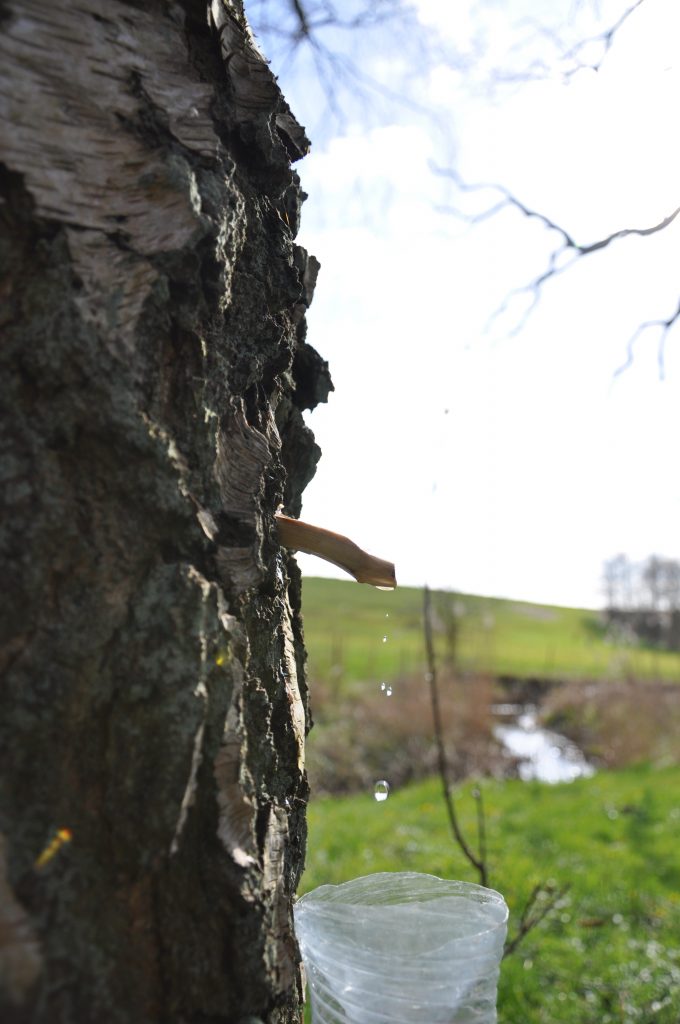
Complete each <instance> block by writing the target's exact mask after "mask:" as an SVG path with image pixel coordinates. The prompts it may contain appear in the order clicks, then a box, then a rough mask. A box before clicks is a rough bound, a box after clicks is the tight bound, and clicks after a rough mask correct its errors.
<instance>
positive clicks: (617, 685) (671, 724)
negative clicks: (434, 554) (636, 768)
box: [541, 679, 680, 768]
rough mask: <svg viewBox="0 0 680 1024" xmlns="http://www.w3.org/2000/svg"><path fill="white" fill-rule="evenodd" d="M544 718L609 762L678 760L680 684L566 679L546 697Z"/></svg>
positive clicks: (592, 757) (619, 764) (613, 764)
mask: <svg viewBox="0 0 680 1024" xmlns="http://www.w3.org/2000/svg"><path fill="white" fill-rule="evenodd" d="M541 722H542V724H544V725H546V726H548V727H550V728H551V729H554V730H555V731H556V732H560V733H562V734H563V735H565V736H568V737H569V739H571V740H573V741H574V742H575V743H576V744H577V745H578V746H579V747H580V748H581V750H583V752H584V753H585V755H586V757H588V758H589V759H590V760H594V761H596V762H598V763H599V764H601V765H603V766H606V767H607V768H623V767H626V766H627V765H631V764H635V763H638V762H641V761H649V762H651V763H656V764H666V765H670V764H678V763H680V686H679V685H678V684H675V685H674V684H672V683H649V682H639V681H636V680H632V679H631V680H626V681H623V682H613V681H612V682H594V683H575V682H573V683H565V684H564V685H562V686H559V687H555V688H554V689H553V690H552V691H551V693H550V694H549V696H548V697H547V699H546V701H545V703H544V705H543V707H542V710H541Z"/></svg>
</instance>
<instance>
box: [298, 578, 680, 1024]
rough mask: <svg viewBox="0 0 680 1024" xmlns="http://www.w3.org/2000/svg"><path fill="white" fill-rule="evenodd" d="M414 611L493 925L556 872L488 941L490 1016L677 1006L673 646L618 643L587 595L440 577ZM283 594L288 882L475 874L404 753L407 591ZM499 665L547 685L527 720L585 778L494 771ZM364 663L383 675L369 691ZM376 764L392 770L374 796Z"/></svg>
mask: <svg viewBox="0 0 680 1024" xmlns="http://www.w3.org/2000/svg"><path fill="white" fill-rule="evenodd" d="M433 610H434V617H433V625H434V631H435V640H436V646H437V653H438V662H439V666H440V669H441V673H440V674H441V680H440V681H441V689H442V697H443V702H444V703H443V708H444V712H445V729H446V732H447V735H446V739H447V742H449V741H450V743H451V748H450V751H449V757H450V758H451V764H452V765H453V768H454V776H455V778H456V779H459V780H460V779H461V778H463V777H464V775H465V774H466V773H469V772H470V771H472V773H473V775H474V776H475V781H474V783H472V782H470V781H467V782H465V781H463V782H462V783H461V782H459V783H458V785H457V787H456V794H457V796H456V802H457V808H458V811H459V815H460V817H461V821H462V824H463V828H464V830H465V832H466V833H467V836H468V839H470V840H472V841H473V843H474V837H475V835H476V805H475V803H474V801H473V799H472V798H471V795H470V788H471V786H472V785H473V784H474V785H478V786H480V788H481V791H482V793H483V797H484V806H485V809H486V833H487V848H488V864H489V871H490V884H491V885H492V886H493V887H495V888H498V889H499V890H500V891H501V892H502V893H503V894H504V896H505V898H506V900H507V902H508V904H509V906H510V911H511V920H510V931H509V935H510V937H512V935H513V934H514V932H515V930H516V928H517V922H518V917H519V914H520V913H521V910H522V908H523V906H524V904H525V903H526V900H527V898H528V897H529V895H530V893H531V891H532V889H533V887H534V886H535V885H537V884H539V883H544V884H545V883H550V884H554V885H555V886H556V887H557V888H561V887H563V886H569V891H568V893H567V895H566V896H565V897H564V898H563V899H562V900H561V901H560V904H559V905H558V907H557V908H556V909H555V910H554V911H553V912H551V914H550V915H549V916H548V917H547V918H546V920H545V921H544V922H543V923H542V924H541V925H540V926H539V927H537V928H536V929H535V930H533V931H532V932H531V933H530V934H529V935H528V936H527V937H526V938H525V939H524V941H523V942H522V943H521V944H520V946H519V947H518V949H517V950H516V951H515V952H514V953H513V954H512V955H511V956H509V957H508V958H507V959H506V960H504V962H503V965H502V969H501V981H500V987H499V1003H498V1007H499V1022H500V1024H678V1022H679V1021H680V700H679V699H678V698H679V696H680V687H678V688H677V689H676V687H675V686H673V685H672V683H673V682H675V681H678V680H680V655H678V654H675V653H670V652H667V651H661V650H653V649H650V648H648V647H644V646H641V645H638V646H636V645H630V644H624V643H621V642H620V640H618V639H617V638H616V637H615V636H611V635H609V634H608V631H607V630H606V628H605V625H604V622H603V620H602V619H601V617H600V615H599V614H598V613H597V612H595V611H588V610H584V609H571V608H559V607H547V606H543V605H534V604H527V603H523V602H516V601H505V600H498V599H490V598H482V597H474V596H470V595H462V594H452V593H438V594H433ZM303 613H304V622H305V639H306V644H307V648H308V651H309V663H308V675H309V682H310V689H311V703H312V710H313V712H314V715H315V717H316V719H317V722H318V724H317V726H316V728H315V729H314V730H312V733H311V735H310V743H309V754H310V779H311V780H312V800H311V803H310V805H309V812H308V819H309V840H308V848H307V866H306V869H305V872H304V875H303V878H302V883H301V886H300V889H299V892H300V893H303V892H306V891H308V890H310V889H312V888H314V887H316V886H317V885H321V884H324V883H329V882H330V883H337V882H342V881H345V880H347V879H349V878H354V877H357V876H360V875H365V874H370V873H373V872H377V871H401V870H412V871H421V872H425V873H429V874H434V875H439V876H441V877H445V878H461V879H465V880H469V881H477V880H478V879H477V877H476V874H475V873H474V871H473V870H472V869H471V867H470V866H469V864H468V863H467V862H466V861H465V860H464V858H463V857H462V855H461V853H460V850H459V849H458V848H457V847H456V846H455V845H454V844H453V842H452V840H451V836H450V833H449V830H448V823H447V818H446V812H445V807H444V803H443V800H442V794H441V783H440V781H439V779H438V778H433V777H428V778H425V779H423V778H422V777H420V778H419V774H418V771H417V770H415V769H414V768H413V766H414V764H415V765H416V766H417V768H420V769H422V770H421V771H420V776H422V775H423V774H424V773H426V772H432V771H433V770H434V767H433V766H434V765H435V764H436V758H433V757H432V750H433V747H432V726H431V713H430V709H429V698H428V693H427V685H426V683H425V680H424V673H425V671H426V666H425V664H424V655H423V637H422V592H421V591H420V590H415V589H411V588H400V589H397V590H396V591H394V592H392V593H383V592H379V591H375V590H373V589H371V588H369V587H361V586H357V585H356V584H355V583H352V582H342V581H337V580H321V579H305V580H304V584H303ZM383 637H386V638H387V639H386V640H385V641H383ZM501 676H507V677H512V678H514V679H519V680H527V679H540V680H552V681H553V682H554V683H555V684H557V685H555V686H554V687H553V688H552V689H551V690H550V692H549V694H548V695H547V696H546V697H545V699H544V703H543V709H544V710H543V714H544V718H543V721H544V722H546V721H547V722H549V723H550V724H551V725H552V727H554V728H556V729H558V731H563V732H565V733H566V734H569V735H571V736H572V739H576V741H577V742H578V743H579V745H580V746H581V747H582V748H583V749H585V750H586V752H587V753H588V755H589V756H592V757H594V758H595V759H596V762H597V764H598V767H599V769H600V770H598V773H597V774H596V775H595V776H594V777H592V778H587V779H586V778H582V779H578V780H576V781H575V782H571V783H567V784H559V785H549V784H546V783H540V782H522V781H520V780H519V779H515V778H502V777H501V776H502V775H503V771H504V769H503V768H502V767H501V768H500V769H499V768H498V763H497V761H496V760H495V756H496V755H495V752H494V740H493V730H492V724H493V723H492V719H491V714H490V710H489V709H490V706H491V704H492V702H493V701H494V700H498V699H499V693H500V691H499V690H498V688H497V684H496V680H497V679H498V677H501ZM381 682H383V683H393V685H394V694H393V696H392V697H391V698H390V699H389V700H388V699H385V696H384V691H383V692H382V693H381V690H380V683H381ZM500 699H502V696H501V698H500ZM570 729H571V732H570ZM456 757H458V760H456ZM477 763H478V764H479V766H478V767H476V765H477ZM606 765H614V766H617V770H603V766H606ZM488 774H492V775H496V776H497V777H496V778H484V779H483V781H479V778H480V777H481V776H483V775H488ZM334 778H335V780H336V782H337V783H338V784H337V786H334V784H333V779H334ZM379 778H385V779H388V780H390V779H392V780H394V779H396V780H402V783H403V784H400V782H399V781H397V784H393V785H392V788H391V791H390V795H389V798H388V799H387V800H385V801H384V802H380V803H378V802H376V800H375V799H374V797H373V781H374V780H376V779H379ZM411 779H416V780H417V781H410V780H411ZM329 780H330V781H329ZM317 781H320V782H321V785H316V783H317ZM324 789H325V791H326V792H333V791H334V790H335V791H337V792H342V791H343V790H344V791H348V790H349V791H351V790H355V792H353V793H350V795H343V796H333V797H328V796H320V795H318V794H319V793H320V792H322V791H323V790H324ZM357 789H360V790H361V791H360V792H356V790H357ZM306 1020H307V1021H309V1020H310V1017H309V1008H308V1009H307V1017H306ZM350 1024H351V1022H350Z"/></svg>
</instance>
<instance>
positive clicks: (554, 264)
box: [433, 167, 680, 379]
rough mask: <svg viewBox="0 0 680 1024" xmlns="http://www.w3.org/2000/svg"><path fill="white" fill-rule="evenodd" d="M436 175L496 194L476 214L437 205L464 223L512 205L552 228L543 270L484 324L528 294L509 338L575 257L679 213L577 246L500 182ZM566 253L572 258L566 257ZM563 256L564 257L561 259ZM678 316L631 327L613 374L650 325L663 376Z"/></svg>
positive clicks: (652, 228) (447, 171)
mask: <svg viewBox="0 0 680 1024" xmlns="http://www.w3.org/2000/svg"><path fill="white" fill-rule="evenodd" d="M433 170H434V171H435V173H436V174H439V175H441V176H442V177H446V178H449V179H450V180H451V181H453V183H454V184H455V186H456V188H457V189H459V191H460V192H468V193H469V192H482V191H485V190H486V191H489V190H490V191H492V192H495V193H496V196H499V197H500V198H498V199H497V201H494V202H492V203H491V205H489V206H488V207H487V208H486V209H484V210H482V211H481V212H480V213H475V214H467V213H465V212H464V211H462V210H460V209H458V208H457V207H455V206H451V205H450V204H447V205H443V206H440V207H439V209H440V210H442V211H443V212H445V213H450V214H452V215H453V216H456V217H458V218H459V219H461V220H463V221H465V222H466V223H468V224H479V223H481V222H482V221H485V220H488V219H489V218H490V217H494V216H496V214H498V213H500V212H501V211H502V210H505V209H508V208H512V209H516V210H519V212H520V213H521V214H523V215H524V216H525V217H527V218H529V219H535V220H538V221H540V222H541V223H542V224H543V225H544V226H545V227H546V228H547V229H548V230H549V231H554V232H556V233H557V234H558V236H559V239H560V241H559V242H558V244H556V245H555V246H554V248H553V249H552V251H551V253H550V255H549V256H548V263H547V266H546V268H545V270H544V271H543V272H542V273H541V274H539V275H538V276H537V277H535V278H534V279H533V280H532V281H530V282H529V283H528V284H525V285H522V286H521V287H520V288H513V289H512V291H510V293H509V294H508V296H507V298H506V299H505V300H504V301H503V302H502V303H501V305H500V306H499V307H498V308H497V309H496V310H495V311H494V312H493V313H492V314H491V317H490V318H489V322H488V324H487V329H488V327H490V326H491V324H492V323H493V322H494V321H495V320H497V319H498V318H499V317H500V316H502V315H503V314H504V313H506V312H507V311H508V308H509V306H510V304H511V302H512V301H513V299H515V298H516V297H517V296H520V295H528V296H529V297H530V301H529V304H528V306H527V309H526V310H525V312H524V314H523V315H522V316H521V318H520V319H519V321H518V322H517V324H516V325H515V326H514V327H513V328H512V329H511V330H509V331H508V335H509V336H510V337H514V336H515V335H516V334H518V333H519V332H520V331H521V330H522V329H523V328H524V326H525V325H526V323H527V320H528V319H529V317H530V316H531V314H532V312H533V311H534V309H535V308H536V306H537V305H538V302H539V300H540V298H541V295H542V291H543V287H544V285H546V284H547V282H548V281H550V280H551V279H552V278H554V277H557V276H558V275H559V274H563V273H564V271H565V270H568V269H569V267H571V266H572V265H573V264H574V263H575V262H576V261H577V260H579V259H581V258H582V257H584V256H590V255H592V253H595V252H600V251H602V250H603V249H606V248H607V247H608V246H610V245H612V244H613V243H614V242H619V241H621V239H623V238H629V237H630V236H632V235H636V236H638V237H646V236H649V235H655V234H658V233H659V232H661V231H665V230H666V228H668V227H670V226H671V224H673V222H674V221H675V220H676V218H677V217H678V215H680V206H678V207H676V209H675V210H673V211H672V212H671V213H669V214H668V215H667V216H666V217H663V218H662V219H661V220H660V221H658V223H656V224H650V225H646V226H644V227H631V228H628V227H626V228H619V230H618V231H612V233H611V234H609V235H606V236H605V237H603V238H598V239H596V240H595V241H594V242H590V243H589V244H587V245H580V244H579V243H578V242H576V240H575V239H574V237H573V235H572V234H571V233H570V232H569V231H567V229H566V228H564V227H562V225H560V224H558V223H557V222H556V221H554V220H552V218H550V217H548V216H547V215H546V214H545V213H542V212H541V211H540V210H535V209H533V208H532V207H530V206H527V205H526V203H524V202H522V201H521V200H520V199H518V198H517V196H515V195H513V193H512V192H510V191H509V190H508V189H507V188H505V187H504V186H503V185H498V184H495V183H490V182H475V183H470V182H466V181H463V179H462V178H461V177H460V175H459V174H458V173H457V172H456V171H455V170H453V169H451V168H441V167H433ZM569 256H571V257H572V258H571V259H569ZM565 257H566V258H565ZM678 319H680V304H679V305H678V308H677V309H676V310H675V312H673V313H672V314H671V315H670V316H669V317H667V318H665V319H664V318H659V319H653V320H647V321H645V322H644V323H642V324H640V326H639V327H638V328H637V329H636V330H635V332H634V333H633V335H632V336H631V338H630V339H629V341H628V344H627V350H626V351H627V357H626V360H625V362H624V363H623V364H622V365H621V366H620V367H619V368H618V369H617V370H616V372H615V376H618V375H619V374H621V373H623V372H624V371H625V370H626V369H628V368H629V367H630V366H631V364H632V362H633V354H634V347H635V343H636V341H637V339H638V338H639V336H640V335H641V334H642V333H643V332H644V331H646V330H649V329H651V328H654V327H658V328H660V329H661V331H662V334H661V338H660V341H659V356H658V361H659V373H660V376H661V378H662V379H663V375H664V348H665V340H666V336H667V334H668V332H669V331H670V329H671V327H672V326H673V325H674V324H675V323H676V322H677V321H678Z"/></svg>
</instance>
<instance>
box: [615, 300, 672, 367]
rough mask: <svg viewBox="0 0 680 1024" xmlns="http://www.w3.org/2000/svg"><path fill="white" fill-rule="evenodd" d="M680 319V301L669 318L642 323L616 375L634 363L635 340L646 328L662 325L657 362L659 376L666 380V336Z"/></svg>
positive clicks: (633, 336) (630, 341)
mask: <svg viewBox="0 0 680 1024" xmlns="http://www.w3.org/2000/svg"><path fill="white" fill-rule="evenodd" d="M678 319H680V301H679V302H678V307H677V309H676V310H675V312H674V313H672V314H671V315H670V316H669V317H668V319H667V320H646V321H645V323H643V324H640V326H639V327H638V328H637V330H636V331H635V332H634V334H633V335H632V337H631V338H630V340H629V342H628V346H627V349H626V361H625V362H624V363H622V364H621V366H619V368H618V370H616V372H615V373H614V376H615V377H618V376H619V375H620V374H622V373H624V371H625V370H628V369H630V367H631V366H632V365H633V350H634V348H635V342H636V341H637V339H638V338H639V337H640V335H641V334H642V333H643V331H646V330H648V329H649V328H652V327H660V328H661V335H660V337H659V348H658V352H657V362H658V365H659V377H660V379H661V380H664V378H665V375H666V361H665V348H666V337H667V335H668V332H669V331H670V329H671V327H672V326H673V324H675V323H676V322H677V321H678Z"/></svg>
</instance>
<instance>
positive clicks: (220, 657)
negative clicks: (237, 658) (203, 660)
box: [215, 654, 224, 665]
mask: <svg viewBox="0 0 680 1024" xmlns="http://www.w3.org/2000/svg"><path fill="white" fill-rule="evenodd" d="M215 664H216V665H224V655H223V654H218V655H217V657H216V658H215Z"/></svg>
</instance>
